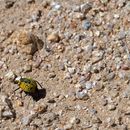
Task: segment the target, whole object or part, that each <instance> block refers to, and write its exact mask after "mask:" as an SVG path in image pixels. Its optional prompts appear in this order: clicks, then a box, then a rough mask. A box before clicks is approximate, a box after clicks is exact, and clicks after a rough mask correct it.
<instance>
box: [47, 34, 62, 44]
mask: <svg viewBox="0 0 130 130" xmlns="http://www.w3.org/2000/svg"><path fill="white" fill-rule="evenodd" d="M47 40H48V41H51V42H59V40H60V37H59V35H58V33H55V32H53V33H51V34H49V35H48V37H47Z"/></svg>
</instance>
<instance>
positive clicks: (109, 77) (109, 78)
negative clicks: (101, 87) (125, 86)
mask: <svg viewBox="0 0 130 130" xmlns="http://www.w3.org/2000/svg"><path fill="white" fill-rule="evenodd" d="M114 77H115V73H114V72H111V73H109V74H108V75H107V76H106V80H113V79H114Z"/></svg>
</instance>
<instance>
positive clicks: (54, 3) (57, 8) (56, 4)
mask: <svg viewBox="0 0 130 130" xmlns="http://www.w3.org/2000/svg"><path fill="white" fill-rule="evenodd" d="M51 7H52V8H53V9H54V10H59V9H61V5H60V4H59V3H56V2H53V3H52V4H51Z"/></svg>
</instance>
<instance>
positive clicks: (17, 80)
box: [14, 76, 22, 84]
mask: <svg viewBox="0 0 130 130" xmlns="http://www.w3.org/2000/svg"><path fill="white" fill-rule="evenodd" d="M21 78H22V77H21V76H18V77H16V78H15V80H14V83H16V84H19V83H20V81H21Z"/></svg>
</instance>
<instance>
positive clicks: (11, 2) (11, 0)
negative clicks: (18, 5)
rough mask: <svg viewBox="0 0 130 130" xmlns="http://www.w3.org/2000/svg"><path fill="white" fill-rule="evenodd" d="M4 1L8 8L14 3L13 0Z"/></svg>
mask: <svg viewBox="0 0 130 130" xmlns="http://www.w3.org/2000/svg"><path fill="white" fill-rule="evenodd" d="M4 1H5V7H6V8H7V9H8V8H11V7H12V6H13V5H14V3H15V2H14V1H13V0H4Z"/></svg>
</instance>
